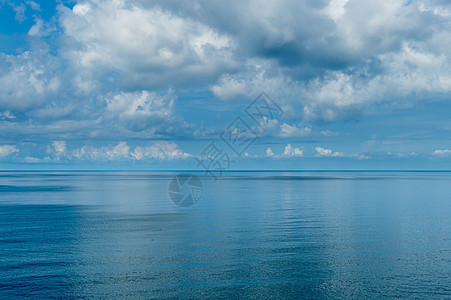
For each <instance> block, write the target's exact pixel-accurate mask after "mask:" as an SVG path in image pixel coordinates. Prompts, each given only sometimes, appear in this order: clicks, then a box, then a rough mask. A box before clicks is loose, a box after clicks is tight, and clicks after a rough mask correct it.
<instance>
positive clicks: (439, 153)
mask: <svg viewBox="0 0 451 300" xmlns="http://www.w3.org/2000/svg"><path fill="white" fill-rule="evenodd" d="M432 155H434V156H438V157H448V156H451V150H435V151H434V152H432Z"/></svg>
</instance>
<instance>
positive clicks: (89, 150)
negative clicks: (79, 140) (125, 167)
mask: <svg viewBox="0 0 451 300" xmlns="http://www.w3.org/2000/svg"><path fill="white" fill-rule="evenodd" d="M73 156H74V157H75V158H77V159H81V160H120V159H123V158H129V157H130V147H129V146H128V145H127V143H126V142H120V143H119V144H117V145H116V146H103V147H97V148H96V147H93V146H83V147H81V148H79V149H75V150H74V151H73Z"/></svg>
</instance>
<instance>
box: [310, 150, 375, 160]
mask: <svg viewBox="0 0 451 300" xmlns="http://www.w3.org/2000/svg"><path fill="white" fill-rule="evenodd" d="M315 151H316V154H315V157H349V158H356V159H358V160H366V159H370V158H371V156H369V155H365V154H360V153H343V152H334V151H332V150H331V149H325V148H322V147H315Z"/></svg>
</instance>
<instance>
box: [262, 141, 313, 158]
mask: <svg viewBox="0 0 451 300" xmlns="http://www.w3.org/2000/svg"><path fill="white" fill-rule="evenodd" d="M303 155H304V151H303V150H301V149H299V148H295V147H293V146H292V145H291V144H287V145H286V146H285V149H284V151H283V153H282V154H281V155H276V154H274V153H273V151H272V149H271V148H268V149H266V156H267V157H272V158H291V157H302V156H303Z"/></svg>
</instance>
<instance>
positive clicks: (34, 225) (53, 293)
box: [0, 172, 451, 298]
mask: <svg viewBox="0 0 451 300" xmlns="http://www.w3.org/2000/svg"><path fill="white" fill-rule="evenodd" d="M175 174H176V173H172V172H153V173H152V172H147V173H146V172H28V173H25V172H3V173H0V279H1V280H0V297H1V298H10V297H13V296H23V295H32V296H35V297H39V298H41V297H46V298H48V297H58V298H61V297H75V296H80V297H102V298H105V297H108V298H117V297H133V298H136V297H165V298H166V297H191V298H201V297H210V298H213V297H214V298H218V297H238V296H240V297H251V298H262V297H263V298H281V297H297V298H299V297H309V298H312V297H332V298H344V297H346V298H348V297H359V298H368V297H369V298H376V297H377V298H379V297H403V298H415V297H417V298H431V297H433V298H446V297H451V291H450V285H449V278H451V271H450V270H451V254H450V252H451V229H450V228H451V220H450V215H451V203H450V200H449V199H450V196H451V193H450V188H451V185H450V180H451V173H446V172H441V173H432V172H411V173H408V172H404V173H396V172H368V173H365V172H355V173H353V172H274V173H270V172H255V173H250V172H236V173H227V174H226V177H224V179H223V180H219V181H218V182H216V183H212V182H210V181H209V180H208V179H207V178H205V177H202V173H199V174H197V175H198V176H199V177H201V179H203V185H204V193H203V198H202V199H201V200H200V202H198V203H197V204H196V205H195V206H193V207H191V208H179V207H177V206H175V205H174V204H173V203H172V202H171V201H170V200H169V198H168V194H167V188H168V184H169V181H170V179H171V178H172V177H173V176H174V175H175Z"/></svg>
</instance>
